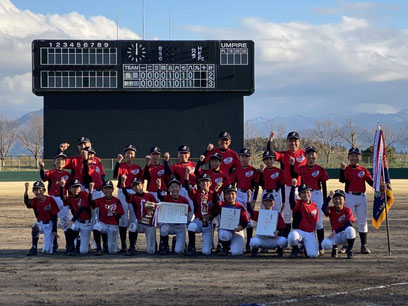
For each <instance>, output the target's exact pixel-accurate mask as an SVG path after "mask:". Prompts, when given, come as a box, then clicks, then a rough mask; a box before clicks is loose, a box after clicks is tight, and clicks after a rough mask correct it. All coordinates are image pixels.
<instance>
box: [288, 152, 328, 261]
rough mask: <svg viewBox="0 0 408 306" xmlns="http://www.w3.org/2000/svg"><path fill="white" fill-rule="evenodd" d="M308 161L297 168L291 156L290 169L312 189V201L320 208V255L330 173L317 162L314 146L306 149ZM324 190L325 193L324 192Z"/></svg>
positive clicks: (320, 252)
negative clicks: (323, 207) (323, 208)
mask: <svg viewBox="0 0 408 306" xmlns="http://www.w3.org/2000/svg"><path fill="white" fill-rule="evenodd" d="M305 154H306V159H307V163H306V165H303V166H298V168H295V166H294V165H295V158H294V157H292V156H291V157H290V171H291V175H292V177H293V178H298V177H299V176H300V177H301V178H302V184H306V185H307V186H309V187H310V188H311V189H312V191H311V192H312V198H311V201H312V202H314V203H315V204H316V205H317V207H318V208H319V220H318V221H317V223H316V233H317V239H318V241H319V255H323V253H324V251H323V248H322V241H323V239H324V226H323V212H322V205H323V200H324V199H326V198H327V185H326V182H327V181H328V180H329V175H328V174H327V172H326V170H325V169H324V168H323V167H321V166H319V165H317V164H316V159H317V154H318V152H317V149H316V148H315V147H313V146H309V147H307V148H306V150H305ZM322 191H323V193H322Z"/></svg>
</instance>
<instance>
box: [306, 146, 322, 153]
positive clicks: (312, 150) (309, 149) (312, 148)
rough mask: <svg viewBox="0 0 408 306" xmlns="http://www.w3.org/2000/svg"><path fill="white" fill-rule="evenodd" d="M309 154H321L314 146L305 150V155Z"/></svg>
mask: <svg viewBox="0 0 408 306" xmlns="http://www.w3.org/2000/svg"><path fill="white" fill-rule="evenodd" d="M307 152H316V153H319V151H317V149H316V148H315V147H314V146H308V147H307V148H306V149H305V153H307Z"/></svg>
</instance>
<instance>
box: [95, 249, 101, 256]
mask: <svg viewBox="0 0 408 306" xmlns="http://www.w3.org/2000/svg"><path fill="white" fill-rule="evenodd" d="M102 255H103V251H102V249H97V250H96V252H95V256H102Z"/></svg>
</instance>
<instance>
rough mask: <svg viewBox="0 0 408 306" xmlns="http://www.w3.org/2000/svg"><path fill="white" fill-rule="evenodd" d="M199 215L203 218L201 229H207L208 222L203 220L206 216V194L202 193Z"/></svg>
mask: <svg viewBox="0 0 408 306" xmlns="http://www.w3.org/2000/svg"><path fill="white" fill-rule="evenodd" d="M201 214H202V216H203V227H207V226H208V220H207V219H205V220H204V217H206V216H207V215H208V194H206V193H202V195H201Z"/></svg>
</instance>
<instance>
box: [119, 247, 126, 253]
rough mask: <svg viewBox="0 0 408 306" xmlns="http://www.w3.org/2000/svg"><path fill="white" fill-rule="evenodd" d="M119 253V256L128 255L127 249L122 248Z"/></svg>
mask: <svg viewBox="0 0 408 306" xmlns="http://www.w3.org/2000/svg"><path fill="white" fill-rule="evenodd" d="M118 253H119V254H126V253H127V250H126V247H124V248H121V249H120V250H119V252H118Z"/></svg>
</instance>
